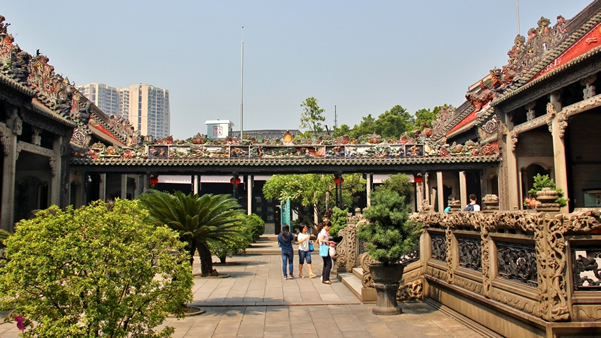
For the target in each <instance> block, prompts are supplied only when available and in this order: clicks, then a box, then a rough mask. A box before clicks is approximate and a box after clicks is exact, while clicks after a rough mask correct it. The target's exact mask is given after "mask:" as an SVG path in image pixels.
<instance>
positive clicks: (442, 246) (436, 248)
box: [430, 234, 447, 262]
mask: <svg viewBox="0 0 601 338" xmlns="http://www.w3.org/2000/svg"><path fill="white" fill-rule="evenodd" d="M430 236H431V243H432V245H431V251H430V252H431V255H432V258H433V259H436V260H439V261H442V262H446V260H447V239H446V237H445V236H443V235H434V234H430Z"/></svg>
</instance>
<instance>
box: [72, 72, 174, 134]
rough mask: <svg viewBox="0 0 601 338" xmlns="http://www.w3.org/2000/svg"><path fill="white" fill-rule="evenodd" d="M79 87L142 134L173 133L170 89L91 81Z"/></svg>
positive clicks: (94, 101) (84, 93) (102, 106)
mask: <svg viewBox="0 0 601 338" xmlns="http://www.w3.org/2000/svg"><path fill="white" fill-rule="evenodd" d="M77 89H78V90H79V91H80V92H81V93H82V95H84V96H85V97H87V98H88V100H90V101H92V102H93V103H94V104H95V105H96V106H98V108H100V109H101V110H102V111H103V112H104V113H106V114H108V115H118V116H122V117H125V118H127V119H128V120H129V121H130V122H131V124H132V125H133V126H134V128H135V129H136V130H138V131H139V132H140V134H141V135H152V136H154V137H156V138H165V137H167V136H169V135H171V134H170V128H171V123H170V121H171V119H170V101H169V90H166V89H161V88H158V87H155V86H153V85H149V84H141V83H140V84H135V85H131V86H129V87H126V88H117V87H111V86H107V85H106V84H104V83H88V84H85V85H83V86H78V87H77Z"/></svg>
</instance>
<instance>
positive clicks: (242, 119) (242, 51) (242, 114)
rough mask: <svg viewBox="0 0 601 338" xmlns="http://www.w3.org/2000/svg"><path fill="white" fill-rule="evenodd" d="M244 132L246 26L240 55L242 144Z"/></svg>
mask: <svg viewBox="0 0 601 338" xmlns="http://www.w3.org/2000/svg"><path fill="white" fill-rule="evenodd" d="M243 130H244V26H242V42H241V55H240V142H242V133H243Z"/></svg>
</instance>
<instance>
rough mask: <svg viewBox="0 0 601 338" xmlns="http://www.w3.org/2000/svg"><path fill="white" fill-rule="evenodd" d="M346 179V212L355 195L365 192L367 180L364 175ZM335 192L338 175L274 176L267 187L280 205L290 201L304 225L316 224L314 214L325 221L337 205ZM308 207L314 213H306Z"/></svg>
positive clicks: (343, 205)
mask: <svg viewBox="0 0 601 338" xmlns="http://www.w3.org/2000/svg"><path fill="white" fill-rule="evenodd" d="M343 179H344V182H343V183H342V207H343V209H344V208H348V207H350V205H351V204H352V201H353V200H352V196H353V195H355V194H356V193H358V192H361V191H363V190H364V189H365V179H363V177H362V176H361V174H347V175H343ZM335 191H336V185H335V184H334V175H321V174H300V175H273V176H272V177H271V178H270V179H269V180H268V181H267V182H265V185H264V186H263V194H264V195H265V197H266V198H271V199H276V200H279V201H285V200H286V199H290V202H291V203H290V207H291V208H292V209H293V210H294V211H296V212H297V214H298V215H299V218H300V219H301V221H302V222H305V223H307V224H313V213H314V212H317V214H318V216H319V219H321V218H322V217H323V215H324V214H325V212H326V210H327V208H328V207H329V208H331V207H334V206H335V205H336V196H335ZM326 203H327V206H326ZM304 207H311V213H309V214H307V213H305V212H304V211H303V209H304Z"/></svg>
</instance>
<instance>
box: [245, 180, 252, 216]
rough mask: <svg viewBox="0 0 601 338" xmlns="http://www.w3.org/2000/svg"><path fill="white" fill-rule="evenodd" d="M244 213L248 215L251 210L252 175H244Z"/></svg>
mask: <svg viewBox="0 0 601 338" xmlns="http://www.w3.org/2000/svg"><path fill="white" fill-rule="evenodd" d="M246 208H247V210H246V214H247V215H250V214H252V212H253V176H252V175H248V176H246Z"/></svg>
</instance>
